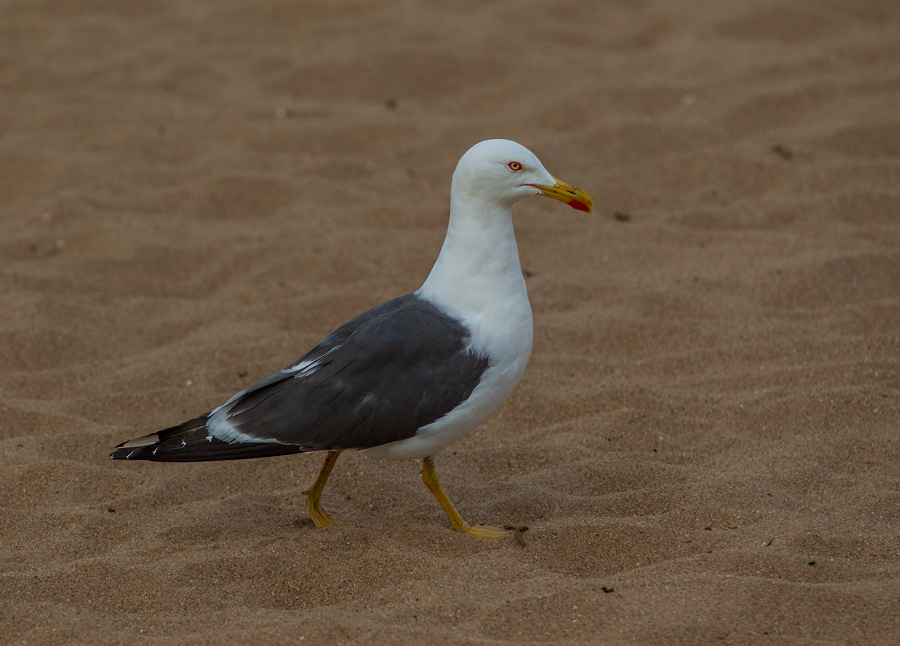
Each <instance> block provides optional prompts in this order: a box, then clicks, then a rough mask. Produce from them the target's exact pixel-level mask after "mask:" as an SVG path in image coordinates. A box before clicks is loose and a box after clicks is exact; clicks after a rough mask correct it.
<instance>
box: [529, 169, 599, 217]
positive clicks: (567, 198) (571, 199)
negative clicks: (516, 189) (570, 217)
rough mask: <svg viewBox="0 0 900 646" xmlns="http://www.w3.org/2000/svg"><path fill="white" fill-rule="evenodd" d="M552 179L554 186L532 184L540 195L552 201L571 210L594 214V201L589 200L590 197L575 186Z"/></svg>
mask: <svg viewBox="0 0 900 646" xmlns="http://www.w3.org/2000/svg"><path fill="white" fill-rule="evenodd" d="M553 179H555V180H556V186H538V185H537V184H534V187H535V188H536V189H537V190H539V191H540V192H541V195H546V196H547V197H552V198H553V199H554V200H559V201H560V202H565V203H566V204H568V205H569V206H571V207H572V208H573V209H578V210H579V211H586V212H587V213H593V212H594V200H592V199H591V196H590V195H588V194H587V193H586V192H584V191H583V190H581V189H580V188H578V187H577V186H572V185H571V184H566V183H565V182H564V181H562V180H560V179H556V178H555V177H554V178H553Z"/></svg>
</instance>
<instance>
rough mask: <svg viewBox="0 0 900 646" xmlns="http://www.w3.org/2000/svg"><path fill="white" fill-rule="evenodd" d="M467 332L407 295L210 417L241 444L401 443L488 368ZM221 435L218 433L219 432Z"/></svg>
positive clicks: (461, 397)
mask: <svg viewBox="0 0 900 646" xmlns="http://www.w3.org/2000/svg"><path fill="white" fill-rule="evenodd" d="M468 341H469V331H468V330H467V329H466V328H465V326H463V324H462V323H461V322H460V321H458V320H456V319H454V318H452V317H450V316H448V315H447V314H445V313H444V312H442V311H441V310H439V309H438V308H437V307H435V306H434V305H432V304H431V303H429V302H428V301H425V300H423V299H420V298H419V297H417V296H415V295H414V294H408V295H406V296H402V297H400V298H396V299H394V300H392V301H388V302H387V303H384V304H383V305H380V306H378V307H376V308H374V309H371V310H369V311H368V312H366V313H364V314H361V315H360V316H357V317H356V318H354V319H352V320H350V321H348V322H347V323H345V324H344V325H342V326H341V327H340V328H338V329H337V330H336V331H335V332H334V333H333V334H331V335H330V336H329V337H328V338H326V339H325V340H324V341H322V343H320V344H319V345H317V346H316V347H315V348H313V349H312V350H311V351H310V352H308V353H307V354H305V355H304V356H303V357H301V358H300V359H298V360H297V361H296V362H294V363H293V364H291V366H290V367H289V368H286V369H285V370H282V371H280V372H277V373H274V374H272V375H269V376H268V377H265V378H264V379H262V380H260V381H259V382H257V383H256V384H254V385H253V386H251V387H250V388H248V389H247V390H245V391H244V392H242V393H240V394H239V395H237V396H236V397H234V398H232V400H230V401H229V402H228V403H227V404H226V405H225V406H223V407H222V408H220V409H219V410H217V411H214V412H213V414H211V415H210V419H209V422H208V426H209V428H210V429H214V430H218V429H219V428H221V426H219V425H218V424H217V423H216V418H217V417H218V418H219V420H222V422H223V423H224V424H225V425H227V427H230V428H231V429H233V430H234V431H235V432H237V433H239V434H240V436H241V437H240V438H238V439H239V440H240V441H241V442H246V441H256V442H267V443H273V442H274V443H279V444H282V445H293V446H297V447H300V450H307V451H310V450H311V451H316V450H324V449H351V448H357V449H358V448H369V447H373V446H379V445H381V444H387V443H388V442H395V441H397V440H403V439H406V438H409V437H412V436H413V435H415V433H416V431H417V430H418V429H420V428H421V427H423V426H425V425H427V424H430V423H431V422H433V421H435V420H437V419H439V418H441V417H443V416H444V415H446V414H447V413H449V412H450V411H451V410H453V409H454V408H456V407H457V406H458V405H459V404H461V403H462V402H464V401H465V400H466V399H467V398H468V397H469V395H471V394H472V391H473V390H474V389H475V386H477V385H478V382H479V380H480V379H481V375H482V374H483V373H484V371H485V369H486V368H487V367H488V358H487V357H486V356H479V355H478V354H476V353H474V352H473V351H472V350H471V349H470V348H469V345H468ZM215 434H216V435H217V436H219V437H221V435H220V433H218V432H216V433H215Z"/></svg>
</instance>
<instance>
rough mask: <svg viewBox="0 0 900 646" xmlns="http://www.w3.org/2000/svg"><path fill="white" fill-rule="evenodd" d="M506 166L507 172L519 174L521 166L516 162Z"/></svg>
mask: <svg viewBox="0 0 900 646" xmlns="http://www.w3.org/2000/svg"><path fill="white" fill-rule="evenodd" d="M507 166H509V170H511V171H514V172H519V171H520V170H522V164H520V163H519V162H517V161H511V162H509V163H508V164H507Z"/></svg>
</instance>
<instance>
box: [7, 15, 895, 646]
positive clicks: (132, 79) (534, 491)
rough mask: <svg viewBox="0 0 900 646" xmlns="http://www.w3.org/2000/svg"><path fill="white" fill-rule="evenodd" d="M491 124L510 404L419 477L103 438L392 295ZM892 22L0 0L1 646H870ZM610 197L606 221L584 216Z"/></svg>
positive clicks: (890, 291) (193, 404)
mask: <svg viewBox="0 0 900 646" xmlns="http://www.w3.org/2000/svg"><path fill="white" fill-rule="evenodd" d="M489 137H506V138H511V139H515V140H518V141H520V142H522V143H524V144H525V145H527V146H528V147H530V148H531V149H532V150H534V151H535V152H536V153H537V154H538V156H539V157H541V159H542V160H543V162H544V163H545V165H546V166H547V167H548V169H550V170H551V172H553V173H555V174H557V175H558V176H559V177H561V178H563V179H566V180H568V181H570V182H573V183H576V184H578V185H580V186H582V187H584V188H585V189H587V190H588V191H590V192H591V193H592V194H593V196H594V197H595V200H596V202H597V205H598V214H597V216H596V217H590V216H587V215H586V214H582V213H579V212H576V211H573V210H570V209H566V208H565V207H564V206H563V205H561V204H559V203H557V202H552V201H550V200H538V199H534V200H528V201H526V202H524V203H521V204H520V205H518V206H517V214H516V226H517V233H518V240H519V245H520V252H521V256H522V262H523V267H524V268H525V269H526V270H527V271H528V272H529V278H528V286H529V293H530V297H531V301H532V306H533V308H534V313H535V347H534V354H533V356H532V359H531V365H530V367H529V369H528V371H527V373H526V375H525V378H524V380H523V381H522V383H521V385H520V386H519V388H518V390H517V391H516V392H515V393H514V394H513V396H512V397H511V399H510V401H509V402H508V403H507V404H506V405H505V406H504V407H503V408H502V409H501V410H500V411H499V413H498V414H496V415H495V416H494V417H493V418H491V420H490V421H489V422H488V423H486V424H485V425H484V426H483V427H482V428H481V429H479V430H478V431H476V432H474V433H473V434H471V435H470V436H469V437H467V438H466V439H464V440H463V441H461V442H459V443H458V444H457V445H454V446H453V447H452V448H451V449H450V450H448V451H446V452H445V453H444V454H442V455H441V457H440V458H439V460H438V462H437V464H438V470H439V473H440V474H441V475H442V477H443V482H444V485H445V486H446V488H447V490H448V491H449V492H450V495H451V497H452V498H453V499H454V500H455V501H456V503H457V505H458V507H459V508H460V510H461V511H462V513H463V515H464V516H465V517H466V518H467V519H469V520H470V521H471V522H477V523H491V524H501V525H502V524H510V525H526V526H527V527H528V531H527V532H525V533H524V534H523V535H522V538H523V539H524V541H525V543H526V545H525V546H524V547H523V546H521V545H520V544H519V543H518V542H517V541H516V540H514V538H513V537H510V538H507V539H503V540H500V541H495V542H482V541H478V540H475V539H472V538H468V537H465V536H462V535H459V534H456V533H454V532H452V531H450V530H449V528H448V522H447V520H446V518H445V516H444V515H443V512H442V511H441V510H440V508H439V507H438V505H437V504H436V502H435V501H434V500H433V499H432V497H431V495H430V494H429V492H428V491H427V489H426V488H425V487H424V486H423V485H422V483H421V480H420V477H419V474H420V465H419V464H418V463H413V462H401V463H380V462H374V461H369V460H366V459H364V458H363V457H362V456H360V455H358V454H345V456H344V457H343V458H342V459H341V460H340V461H339V463H338V465H337V468H336V470H335V473H334V475H333V477H332V479H331V482H330V484H329V487H328V489H327V490H326V492H325V497H324V503H325V506H326V508H327V509H329V510H330V511H331V512H333V513H334V514H335V515H336V516H338V517H340V518H341V519H342V520H343V521H345V524H344V525H343V526H342V527H340V528H336V529H331V530H327V531H317V530H316V529H315V528H314V527H313V526H312V525H311V523H310V522H309V521H308V519H307V518H306V514H305V511H304V510H303V506H302V504H303V500H304V499H303V498H302V496H300V492H301V491H302V490H303V489H304V488H305V487H306V486H308V485H309V484H310V483H311V481H312V479H313V478H314V476H315V474H316V472H317V470H318V468H319V464H320V461H321V456H319V455H312V456H310V455H307V456H297V457H290V458H276V459H267V460H252V461H246V462H243V463H241V462H232V463H219V464H200V465H165V464H162V465H161V464H150V463H139V464H131V463H122V462H112V461H110V460H108V459H107V457H106V456H107V454H108V452H109V449H110V448H111V447H112V446H113V445H114V444H116V443H118V442H120V441H123V440H125V439H128V438H131V437H133V436H136V435H138V434H143V433H148V432H152V431H153V430H156V429H158V428H161V427H164V426H167V425H170V424H173V423H176V422H179V421H182V420H183V419H185V418H186V417H188V416H193V415H195V414H197V413H200V412H203V411H205V410H208V409H209V408H210V407H212V406H215V405H217V404H219V403H221V402H222V401H223V400H224V399H225V398H226V397H228V396H230V395H231V394H232V393H233V392H235V391H236V390H238V389H240V388H242V387H245V386H247V385H248V384H250V383H252V381H254V380H255V379H257V378H258V377H260V376H262V375H264V374H267V373H268V372H270V371H272V370H275V369H279V368H282V367H284V366H285V365H287V364H288V363H289V362H291V361H293V360H294V359H295V358H296V357H298V356H299V355H300V354H302V353H303V352H304V351H305V350H307V349H308V348H309V347H311V346H312V345H314V344H315V343H316V342H318V341H319V340H320V339H321V338H322V337H323V336H324V335H326V334H327V333H328V332H330V331H331V330H332V329H333V328H334V327H335V326H337V325H338V324H340V323H341V322H343V321H344V320H346V319H347V318H349V317H351V316H353V315H355V314H357V313H359V312H361V311H363V310H365V309H366V308H368V307H370V306H373V305H375V304H378V303H380V302H382V301H383V300H386V299H388V298H391V297H393V296H397V295H400V294H403V293H405V292H408V291H411V290H413V289H415V288H417V287H418V286H419V284H420V283H421V281H422V280H423V279H424V277H425V276H426V275H427V272H428V270H429V269H430V266H431V263H432V262H433V261H434V258H435V257H436V255H437V252H438V250H439V247H440V244H441V241H442V238H443V234H444V228H445V226H446V216H447V212H448V211H447V206H448V201H447V198H448V191H449V182H450V175H451V173H452V171H453V168H454V166H455V164H456V161H457V159H458V158H459V156H460V155H461V154H462V153H463V152H464V151H465V150H466V149H467V148H468V147H469V146H470V145H471V144H473V143H475V142H476V141H479V140H481V139H484V138H489ZM898 191H900V4H898V3H897V2H894V1H893V0H885V1H883V2H872V1H868V2H866V1H863V2H859V1H849V0H847V1H830V2H828V1H826V2H818V3H810V2H770V1H764V2H757V3H749V2H740V1H738V0H727V1H725V0H722V1H715V0H706V1H696V2H678V3H672V2H665V1H663V0H652V1H647V2H588V1H584V2H537V1H536V0H519V1H516V2H511V1H510V2H474V1H456V2H425V1H424V0H423V1H420V2H415V1H409V2H388V1H380V2H353V1H347V2H344V1H329V2H324V1H322V2H312V1H306V2H293V1H280V2H279V1H272V2H249V1H245V2H234V1H232V2H223V1H213V0H204V1H200V0H198V1H192V2H175V1H174V0H172V1H166V0H153V1H149V0H148V1H142V2H127V1H113V0H4V1H3V2H2V4H0V263H2V264H0V280H2V288H0V298H2V309H0V451H2V460H0V504H2V512H0V514H2V516H0V642H2V643H4V644H7V643H9V644H20V643H23V644H24V643H29V644H34V643H43V644H62V643H91V644H99V643H146V644H203V643H235V644H239V643H240V644H243V643H266V644H268V643H274V644H279V643H281V644H301V643H302V644H422V643H434V644H443V643H452V644H492V645H500V644H562V643H565V644H600V643H603V644H616V643H626V642H627V643H643V644H706V643H724V644H737V643H742V644H751V643H752V644H844V643H847V644H895V643H898V640H900V577H898V575H900V467H898V464H900V423H898V412H900V370H898V353H900V338H898V337H900V194H898ZM616 212H620V213H626V214H628V215H629V216H630V219H628V220H627V221H623V219H616V218H615V217H613V214H614V213H616Z"/></svg>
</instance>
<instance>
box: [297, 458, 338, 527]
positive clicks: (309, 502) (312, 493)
mask: <svg viewBox="0 0 900 646" xmlns="http://www.w3.org/2000/svg"><path fill="white" fill-rule="evenodd" d="M340 454H341V452H340V451H329V452H328V455H327V456H326V457H325V463H324V464H323V465H322V469H321V471H319V477H318V478H316V481H315V482H314V483H313V486H311V487H310V488H309V489H307V490H306V491H304V492H303V495H304V496H306V512H307V513H308V514H309V517H310V518H312V521H313V522H314V523H315V524H316V527H334V526H336V525H340V524H341V523H340V521H339V520H337V519H336V518H335V517H334V516H332V515H331V514H329V513H328V512H327V511H325V510H324V509H322V505H320V504H319V499H320V498H321V497H322V490H323V489H324V488H325V483H326V482H328V476H330V475H331V470H332V469H334V463H335V462H337V459H338V456H339V455H340Z"/></svg>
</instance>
